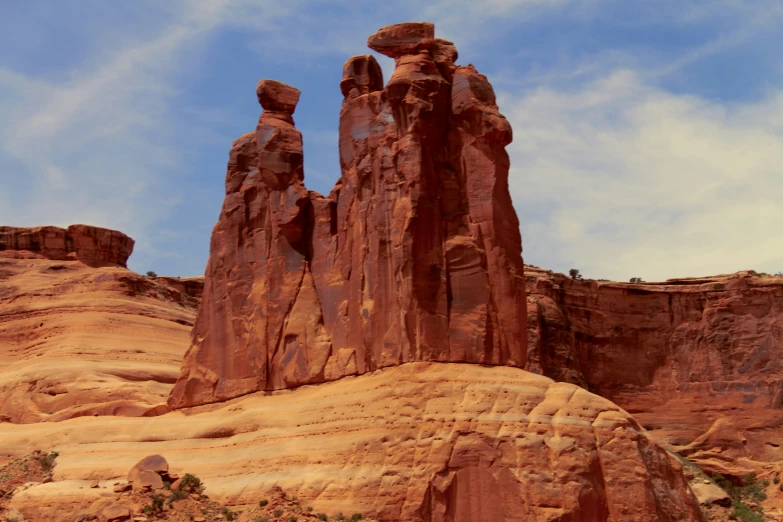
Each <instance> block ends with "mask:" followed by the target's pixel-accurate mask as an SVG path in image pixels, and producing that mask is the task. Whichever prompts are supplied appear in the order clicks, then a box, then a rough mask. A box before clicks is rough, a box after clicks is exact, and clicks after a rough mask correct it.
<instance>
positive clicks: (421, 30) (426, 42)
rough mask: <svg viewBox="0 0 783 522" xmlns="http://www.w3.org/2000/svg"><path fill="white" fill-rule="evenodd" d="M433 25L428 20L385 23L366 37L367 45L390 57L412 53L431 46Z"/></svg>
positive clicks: (433, 35) (433, 36)
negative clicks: (385, 24)
mask: <svg viewBox="0 0 783 522" xmlns="http://www.w3.org/2000/svg"><path fill="white" fill-rule="evenodd" d="M434 41H435V25H433V24H431V23H429V22H405V23H402V24H394V25H387V26H386V27H382V28H381V29H379V30H378V32H376V33H375V34H374V35H372V36H370V37H369V38H368V39H367V47H369V48H370V49H372V50H373V51H377V52H379V53H381V54H383V55H385V56H389V57H391V58H399V57H401V56H405V55H406V54H414V53H417V52H419V51H421V50H424V49H429V48H430V47H432V45H433V42H434Z"/></svg>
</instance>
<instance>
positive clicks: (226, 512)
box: [220, 508, 234, 520]
mask: <svg viewBox="0 0 783 522" xmlns="http://www.w3.org/2000/svg"><path fill="white" fill-rule="evenodd" d="M220 512H221V513H222V514H223V516H224V517H226V520H234V512H233V511H231V510H230V509H228V508H223V509H221V510H220Z"/></svg>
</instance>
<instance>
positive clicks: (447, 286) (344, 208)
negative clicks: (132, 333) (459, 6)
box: [169, 23, 527, 407]
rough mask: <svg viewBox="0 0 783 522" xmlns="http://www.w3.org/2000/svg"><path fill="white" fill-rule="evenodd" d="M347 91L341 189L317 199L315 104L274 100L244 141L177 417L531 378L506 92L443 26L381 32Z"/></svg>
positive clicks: (235, 152) (281, 93)
mask: <svg viewBox="0 0 783 522" xmlns="http://www.w3.org/2000/svg"><path fill="white" fill-rule="evenodd" d="M368 45H369V46H370V47H371V48H372V49H375V50H376V51H378V52H380V53H382V54H385V55H387V56H390V57H392V58H394V59H395V60H396V68H395V71H394V74H393V75H392V77H391V78H390V79H389V82H388V83H387V84H386V86H385V87H383V79H382V76H381V69H380V67H379V65H378V64H377V62H376V61H375V59H374V58H373V57H372V56H370V55H361V56H355V57H353V58H351V59H349V60H348V61H347V62H346V64H345V67H344V70H343V80H342V82H341V84H340V89H341V90H342V92H343V94H344V96H345V99H344V101H343V106H342V110H341V113H340V141H339V148H340V164H341V168H342V176H341V178H340V180H339V181H338V182H337V185H336V186H335V188H334V189H333V190H332V192H331V193H330V195H329V196H328V197H324V196H321V195H319V194H317V193H314V192H312V191H308V190H307V189H306V188H305V186H304V183H303V179H304V172H303V164H302V161H303V158H302V137H301V134H300V133H299V131H298V130H297V129H296V128H295V127H294V120H293V113H294V109H295V107H296V103H297V101H298V98H299V91H298V90H296V89H295V88H293V87H290V86H287V85H285V84H281V83H279V82H275V81H271V80H262V81H261V82H260V83H259V84H258V87H257V94H258V99H259V102H260V103H261V105H262V107H263V109H264V110H263V112H262V114H261V117H260V120H259V123H258V126H257V128H256V130H255V132H252V133H249V134H245V135H244V136H242V137H241V138H239V139H238V140H237V141H236V142H234V146H233V148H232V150H231V153H230V159H229V163H228V172H227V175H226V197H225V200H224V203H223V208H222V211H221V215H220V220H219V221H218V223H217V225H216V226H215V228H214V230H213V235H212V241H211V245H210V248H211V250H210V258H209V263H208V265H207V270H206V283H205V290H204V296H203V305H202V307H201V309H200V311H199V317H198V319H197V322H196V326H195V328H194V331H193V343H192V347H191V349H190V350H189V352H188V354H187V356H186V358H185V362H184V364H183V368H182V374H181V377H180V379H179V381H178V382H177V384H176V386H175V388H174V391H173V392H172V395H171V397H170V399H169V404H170V406H172V407H186V406H194V405H198V404H204V403H210V402H215V401H223V400H226V399H230V398H232V397H237V396H240V395H244V394H247V393H251V392H254V391H258V390H277V389H282V388H292V387H296V386H299V385H302V384H311V383H320V382H325V381H330V380H334V379H338V378H341V377H344V376H346V375H353V374H363V373H366V372H368V371H372V370H375V369H377V368H383V367H388V366H394V365H399V364H402V363H404V362H408V361H442V362H447V361H450V362H472V363H481V364H492V365H509V366H522V365H524V364H525V361H526V351H527V348H526V317H527V316H526V311H525V288H524V268H523V264H522V257H521V250H522V246H521V238H520V234H519V223H518V221H517V217H516V213H515V211H514V208H513V206H512V204H511V198H510V196H509V192H508V168H509V160H508V155H507V154H506V152H505V146H506V145H507V144H508V143H509V142H510V141H511V127H510V125H509V124H508V122H507V121H506V119H505V118H504V117H503V116H502V115H501V114H500V113H499V112H498V108H497V104H496V101H495V95H494V93H493V90H492V86H491V85H490V84H489V82H488V81H487V79H486V78H485V77H484V76H482V75H480V74H479V73H478V72H477V71H476V69H475V68H473V67H472V66H457V65H456V64H455V60H456V58H457V51H456V49H455V48H454V46H453V44H452V43H451V42H447V41H445V40H441V39H437V38H435V36H434V27H433V25H432V24H427V23H406V24H399V25H394V26H389V27H386V28H383V29H381V30H380V31H379V32H378V33H376V34H375V35H373V36H371V37H370V38H369V42H368Z"/></svg>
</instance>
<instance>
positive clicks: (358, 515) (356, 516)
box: [351, 513, 362, 522]
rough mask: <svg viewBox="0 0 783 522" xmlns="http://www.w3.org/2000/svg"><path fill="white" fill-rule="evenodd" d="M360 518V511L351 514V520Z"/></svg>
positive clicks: (353, 521)
mask: <svg viewBox="0 0 783 522" xmlns="http://www.w3.org/2000/svg"><path fill="white" fill-rule="evenodd" d="M361 519H362V515H361V513H354V514H353V515H351V522H356V521H357V520H361Z"/></svg>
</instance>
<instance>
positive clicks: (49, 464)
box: [38, 451, 60, 471]
mask: <svg viewBox="0 0 783 522" xmlns="http://www.w3.org/2000/svg"><path fill="white" fill-rule="evenodd" d="M59 455H60V454H59V453H57V452H56V451H52V452H51V453H49V454H48V455H44V456H43V457H41V458H40V459H38V462H39V463H40V464H41V467H42V468H43V469H44V471H51V469H52V468H53V467H54V460H55V459H56V458H57V457H58V456H59Z"/></svg>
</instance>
